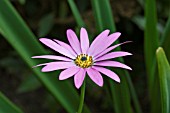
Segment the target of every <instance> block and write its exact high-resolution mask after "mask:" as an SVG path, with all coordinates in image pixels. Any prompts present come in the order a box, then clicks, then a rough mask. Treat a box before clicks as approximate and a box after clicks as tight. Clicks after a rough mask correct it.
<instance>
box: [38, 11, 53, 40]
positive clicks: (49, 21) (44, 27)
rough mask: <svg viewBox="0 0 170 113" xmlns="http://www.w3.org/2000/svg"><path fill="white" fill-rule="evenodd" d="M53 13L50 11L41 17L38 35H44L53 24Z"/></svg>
mask: <svg viewBox="0 0 170 113" xmlns="http://www.w3.org/2000/svg"><path fill="white" fill-rule="evenodd" d="M54 17H55V15H54V13H50V14H47V15H45V16H44V17H42V18H41V20H40V22H39V32H38V36H39V37H44V36H45V35H47V34H48V33H49V31H50V30H51V29H52V27H53V25H54Z"/></svg>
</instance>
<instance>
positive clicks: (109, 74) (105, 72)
mask: <svg viewBox="0 0 170 113" xmlns="http://www.w3.org/2000/svg"><path fill="white" fill-rule="evenodd" d="M92 68H94V69H96V70H97V71H99V72H101V73H103V74H105V75H106V76H108V77H110V78H111V79H113V80H115V81H117V82H120V78H119V76H118V75H117V74H116V73H114V72H112V71H110V70H109V69H106V68H103V67H98V66H93V67H92Z"/></svg>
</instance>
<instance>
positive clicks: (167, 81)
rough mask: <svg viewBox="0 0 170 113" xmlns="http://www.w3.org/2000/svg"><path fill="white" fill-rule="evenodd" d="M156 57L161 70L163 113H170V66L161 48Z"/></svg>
mask: <svg viewBox="0 0 170 113" xmlns="http://www.w3.org/2000/svg"><path fill="white" fill-rule="evenodd" d="M156 55H157V61H158V70H159V81H160V91H161V104H162V113H170V65H169V63H168V60H167V58H166V55H165V53H164V50H163V49H162V48H161V47H159V48H158V49H157V51H156Z"/></svg>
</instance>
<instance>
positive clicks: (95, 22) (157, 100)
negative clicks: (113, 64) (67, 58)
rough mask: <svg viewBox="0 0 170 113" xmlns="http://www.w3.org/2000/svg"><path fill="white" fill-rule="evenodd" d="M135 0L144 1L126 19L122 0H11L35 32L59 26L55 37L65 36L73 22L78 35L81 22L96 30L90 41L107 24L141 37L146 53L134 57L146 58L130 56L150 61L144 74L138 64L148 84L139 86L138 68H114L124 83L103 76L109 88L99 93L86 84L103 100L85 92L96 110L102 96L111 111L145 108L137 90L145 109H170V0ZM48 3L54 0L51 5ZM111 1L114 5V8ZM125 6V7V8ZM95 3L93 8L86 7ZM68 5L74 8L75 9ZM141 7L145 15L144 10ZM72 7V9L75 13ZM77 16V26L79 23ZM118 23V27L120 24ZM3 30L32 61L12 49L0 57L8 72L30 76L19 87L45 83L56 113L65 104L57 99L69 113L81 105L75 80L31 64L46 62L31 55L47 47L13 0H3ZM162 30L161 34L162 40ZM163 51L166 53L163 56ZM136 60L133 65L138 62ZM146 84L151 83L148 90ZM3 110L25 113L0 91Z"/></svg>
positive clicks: (137, 112)
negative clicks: (61, 79) (35, 34)
mask: <svg viewBox="0 0 170 113" xmlns="http://www.w3.org/2000/svg"><path fill="white" fill-rule="evenodd" d="M137 1H138V3H139V4H140V5H139V6H138V8H139V9H140V10H139V11H135V14H134V15H135V16H134V15H132V16H133V18H128V19H127V18H124V17H123V16H122V15H121V14H122V11H123V10H125V9H126V8H125V9H124V5H123V2H124V1H118V2H116V1H109V0H91V2H90V3H91V4H90V3H89V2H87V1H86V0H81V1H75V0H67V1H63V0H50V1H41V0H38V1H26V0H17V1H13V0H12V3H14V5H15V7H16V8H17V10H19V11H21V14H22V16H23V18H25V20H26V22H27V23H28V24H29V26H31V28H32V29H33V31H34V32H37V34H38V36H39V37H44V36H47V35H48V36H53V33H55V35H56V31H57V32H59V33H57V37H60V36H61V37H65V35H64V36H63V34H62V32H65V29H67V27H69V28H72V27H74V28H75V31H77V34H79V31H80V28H81V27H86V28H87V26H88V27H89V28H88V30H89V31H90V32H92V34H89V37H90V41H92V38H91V37H92V36H93V35H95V34H98V33H100V32H101V31H103V30H105V29H110V31H111V33H113V32H115V31H116V27H117V28H118V29H119V31H121V32H122V36H121V37H123V35H124V34H125V35H126V36H127V37H128V38H129V37H132V39H130V40H132V41H133V42H134V43H133V44H134V45H135V44H136V42H137V41H140V43H139V45H137V44H136V45H137V46H139V47H141V48H142V47H143V45H142V44H144V54H143V53H142V54H140V55H136V53H133V54H134V58H136V59H140V60H141V59H142V58H141V57H143V55H144V57H145V62H143V59H142V60H141V61H140V62H135V61H132V63H134V62H135V63H136V64H138V65H140V66H141V67H142V66H143V65H142V64H141V62H142V63H143V64H145V65H146V68H145V69H146V73H147V74H145V69H140V71H141V72H140V75H144V76H147V81H148V84H147V85H144V86H140V85H141V84H140V83H137V82H136V79H139V78H140V77H139V76H140V75H138V73H135V74H134V71H133V72H131V73H132V74H131V75H130V74H129V73H128V71H126V70H119V69H114V71H115V72H116V73H117V74H118V75H119V76H120V78H121V83H120V84H117V83H115V82H114V81H113V80H108V81H107V79H106V80H105V84H106V85H105V86H104V88H105V90H104V91H102V90H100V92H98V91H97V88H96V86H95V85H94V87H93V86H92V87H87V88H88V90H89V91H92V94H94V96H95V97H96V98H101V100H97V101H94V102H93V101H92V102H91V101H90V102H89V99H91V97H89V98H88V96H89V94H88V93H89V92H88V91H87V93H86V94H87V95H86V96H87V97H85V98H86V99H87V102H88V104H89V107H90V108H91V111H92V112H96V111H95V110H96V109H97V108H98V106H99V105H96V106H97V107H96V106H94V105H93V103H95V102H96V103H97V102H103V99H104V102H103V103H104V104H100V107H103V106H104V107H107V108H108V106H109V107H110V106H111V108H110V109H109V110H112V111H114V112H115V113H142V110H141V106H140V104H139V101H138V98H137V94H138V95H139V97H140V99H141V98H142V99H144V100H142V99H141V100H140V102H141V103H142V104H141V105H143V106H142V108H145V107H146V106H147V109H149V113H170V108H169V106H170V98H169V95H170V66H169V63H168V60H169V62H170V51H169V45H170V44H169V43H170V15H169V10H167V8H168V7H167V6H169V4H168V3H170V2H169V0H163V1H157V3H158V4H157V5H156V0H146V1H143V0H137ZM39 2H40V4H39ZM47 2H48V3H50V4H47ZM129 2H130V1H129ZM27 3H28V4H29V5H28V4H27ZM34 3H35V4H37V3H38V6H37V5H35V4H34ZM125 3H126V2H125ZM113 4H114V5H113ZM130 4H131V3H130ZM132 4H133V3H132ZM134 4H135V3H134ZM34 5H35V6H34ZM41 5H42V9H40V10H39V11H37V12H38V13H35V15H36V14H38V15H37V16H35V17H31V16H32V15H34V11H35V9H38V8H39V6H40V7H41ZM25 6H26V7H25ZM49 6H52V7H49ZM111 6H113V7H112V8H111ZM122 6H123V9H121V8H122ZM156 6H158V7H156ZM22 7H24V8H23V9H24V10H22ZM91 7H92V10H91V9H90V10H89V9H87V8H91ZM127 7H128V4H127ZM164 7H166V8H164ZM69 8H70V9H71V11H70V9H69ZM112 9H113V12H112ZM128 9H130V7H128ZM156 9H158V14H159V17H158V18H157V11H156ZM27 10H28V11H27ZM133 10H135V9H133ZM143 10H144V13H145V15H142V14H141V12H142V11H143ZM160 11H164V12H161V13H159V12H160ZM70 12H72V14H71V13H70ZM132 12H133V11H132ZM127 13H128V11H127ZM30 14H32V15H30ZM113 14H114V15H115V17H114V18H113ZM120 15H121V16H120ZM168 15H169V18H168V21H167V23H166V26H165V28H164V29H163V27H162V26H164V23H165V20H166V19H165V18H166V17H168ZM27 17H28V18H27ZM30 17H31V18H30ZM93 17H94V19H93ZM162 17H163V18H162ZM34 19H35V20H34ZM74 19H75V20H74ZM37 20H38V21H37ZM114 20H115V21H114ZM157 20H159V22H157ZM75 21H76V23H77V25H75ZM91 21H92V22H91ZM116 22H117V23H116ZM115 23H116V25H118V26H116V25H115ZM122 23H123V24H122ZM124 23H125V24H124ZM134 23H135V25H134ZM89 24H90V25H89ZM126 24H128V25H126ZM134 26H135V27H134ZM137 26H138V27H137ZM60 27H62V28H60ZM37 28H38V29H37ZM136 28H137V30H138V32H142V33H143V31H144V43H143V42H142V43H141V40H143V39H140V38H143V37H142V36H139V35H138V33H136V31H137V30H136ZM138 28H139V29H140V30H139V29H138ZM128 30H131V31H132V30H135V31H134V32H133V34H128V33H129V32H127V31H128ZM96 31H97V33H96ZM60 32H61V33H60ZM90 32H89V33H90ZM0 33H1V34H2V36H3V37H4V38H5V39H6V40H7V41H8V42H9V44H10V45H11V46H12V47H13V48H14V49H15V50H16V51H17V52H18V54H19V55H20V56H21V58H22V59H23V61H25V62H26V63H27V65H28V66H27V67H25V65H23V64H20V62H21V63H22V61H20V60H18V59H15V57H18V56H17V55H16V54H15V55H14V56H15V57H14V56H13V55H11V54H9V55H8V56H7V57H5V58H3V59H1V60H0V66H1V67H3V68H5V69H6V68H8V69H6V71H7V72H8V73H9V74H11V75H13V74H14V73H18V72H20V73H23V74H20V73H19V75H20V76H22V75H26V77H25V76H24V77H21V78H22V80H23V81H21V84H20V86H19V88H18V89H17V92H19V93H28V92H30V91H33V90H35V89H37V88H39V87H45V88H46V89H47V91H49V94H51V95H49V94H48V95H47V97H48V98H47V99H44V100H45V102H44V103H45V104H46V106H48V107H49V109H50V110H51V112H52V113H54V112H55V111H56V110H57V109H61V108H58V107H56V106H57V105H59V104H61V106H63V107H64V109H65V110H66V111H67V112H69V113H76V111H77V108H78V104H79V96H78V93H77V91H76V90H75V88H74V85H73V84H71V83H70V81H69V80H66V81H59V80H58V75H59V71H55V72H51V73H42V72H41V71H40V69H39V68H36V69H32V68H31V67H32V66H34V65H37V64H40V63H42V62H48V61H47V60H36V59H31V57H32V56H34V55H41V54H49V52H47V51H46V50H45V49H44V48H43V47H42V46H41V45H40V43H39V42H38V39H37V38H36V37H35V36H34V34H33V33H32V32H31V31H30V29H29V28H28V27H27V25H26V24H25V22H24V21H23V20H22V18H21V16H20V15H19V14H18V13H17V11H16V10H15V9H14V8H13V6H12V5H11V3H10V0H0ZM126 33H127V34H126ZM136 34H137V35H136ZM159 34H161V37H160V39H159ZM58 35H59V36H58ZM93 37H95V36H93ZM65 39H66V38H63V39H62V38H61V40H65ZM122 40H124V39H123V38H121V41H122ZM125 40H126V39H125ZM116 43H117V42H116ZM133 44H132V45H133ZM159 45H161V46H162V47H163V48H164V50H163V49H162V48H161V47H159V48H158V46H159ZM0 47H1V45H0ZM128 47H131V46H128ZM137 48H138V47H137ZM157 48H158V49H157ZM130 49H131V48H130ZM135 49H136V48H134V50H135ZM117 50H121V48H120V47H119V48H118V49H117ZM136 50H137V49H136ZM132 51H133V48H132ZM155 51H156V54H155ZM164 51H165V53H166V56H167V57H166V56H165V53H164ZM14 52H15V51H14ZM2 54H3V53H2ZM156 58H157V59H156ZM116 60H118V61H120V62H124V60H123V58H119V59H116ZM130 62H131V61H130ZM135 63H134V65H135V66H136V64H135ZM130 65H131V64H130ZM157 65H158V69H157ZM28 67H29V68H30V69H31V70H33V71H34V73H32V72H30V70H29V69H27V68H28ZM136 67H137V66H136ZM136 67H134V66H133V67H132V68H133V70H135V71H136ZM23 68H24V69H25V68H26V71H25V70H24V69H23ZM28 71H29V72H28ZM0 72H1V71H0ZM158 72H159V75H158ZM141 73H142V74H141ZM143 73H144V74H143ZM0 74H1V73H0ZM133 75H135V76H133ZM17 77H18V76H17ZM142 77H143V76H142ZM23 78H24V79H23ZM131 78H132V79H133V82H134V84H135V86H136V87H137V88H139V89H140V91H141V92H142V91H143V92H144V95H143V94H141V93H140V92H138V93H137V94H136V91H135V89H134V86H133V83H132V80H131ZM144 79H145V78H144ZM142 80H143V79H142ZM142 80H141V81H142ZM137 81H140V80H137ZM141 83H142V84H144V83H145V82H144V81H142V82H141ZM88 85H89V84H87V86H88ZM90 85H91V84H90ZM146 87H147V88H148V89H147V90H146ZM91 89H93V90H91ZM137 91H139V90H137ZM101 92H102V94H105V93H106V95H105V96H104V97H103V95H102V94H100V93H101ZM90 93H91V92H90ZM148 93H149V99H148V97H147V94H148ZM101 95H102V96H101ZM141 95H142V97H141ZM94 100H95V99H94ZM58 102H59V103H58ZM148 106H151V108H148ZM59 107H60V106H59ZM100 109H102V110H103V109H104V108H100ZM100 109H99V110H100ZM145 109H146V108H145ZM145 109H144V110H145ZM104 110H105V109H104ZM161 110H162V111H161ZM83 111H84V113H90V110H89V108H87V107H86V106H85V107H84V110H83ZM112 111H111V112H112ZM101 112H103V111H101ZM106 112H107V111H106ZM108 112H110V111H108ZM0 113H22V111H21V110H20V109H19V108H18V107H16V105H14V104H12V103H11V102H10V101H9V100H8V99H7V98H6V97H5V96H4V95H3V94H2V93H0ZM144 113H145V111H144Z"/></svg>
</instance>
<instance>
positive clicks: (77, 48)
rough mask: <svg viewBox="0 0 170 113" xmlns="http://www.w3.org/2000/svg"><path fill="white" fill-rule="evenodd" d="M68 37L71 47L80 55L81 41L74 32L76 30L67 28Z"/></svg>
mask: <svg viewBox="0 0 170 113" xmlns="http://www.w3.org/2000/svg"><path fill="white" fill-rule="evenodd" d="M67 38H68V41H69V43H70V45H71V47H72V48H73V49H74V51H75V52H76V53H77V54H78V55H79V54H81V48H80V42H79V40H78V38H77V36H76V34H75V33H74V31H72V30H71V29H69V30H67Z"/></svg>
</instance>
